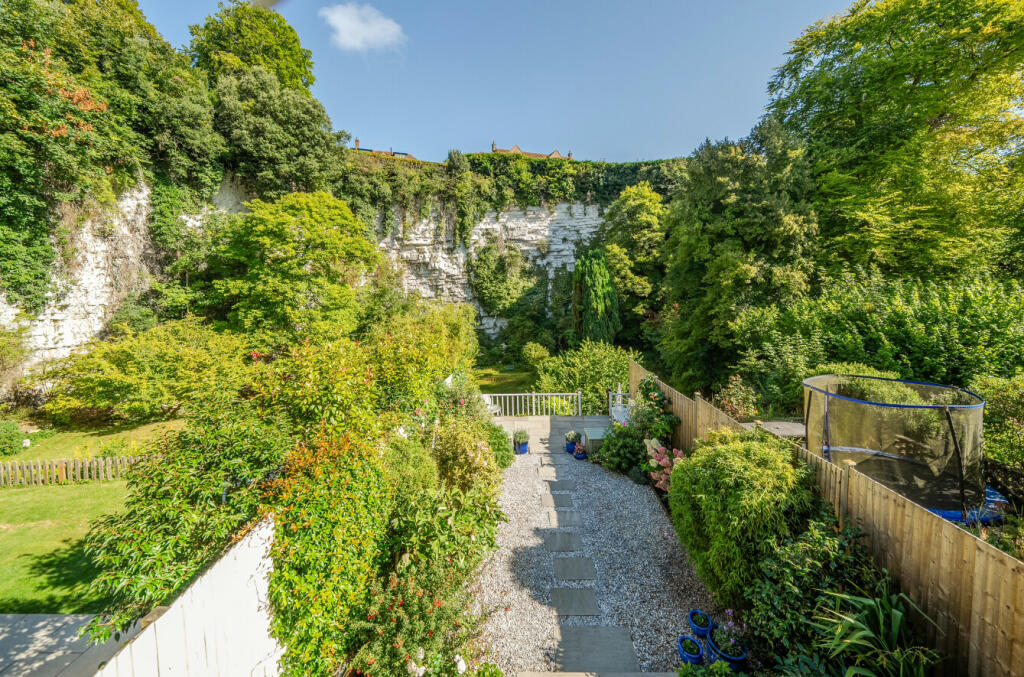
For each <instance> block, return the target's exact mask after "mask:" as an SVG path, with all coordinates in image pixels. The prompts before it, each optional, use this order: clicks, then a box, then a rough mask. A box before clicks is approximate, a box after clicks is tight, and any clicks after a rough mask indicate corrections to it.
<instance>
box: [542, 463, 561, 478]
mask: <svg viewBox="0 0 1024 677" xmlns="http://www.w3.org/2000/svg"><path fill="white" fill-rule="evenodd" d="M537 474H538V475H540V478H541V479H542V480H557V479H558V472H557V471H556V470H555V467H554V466H550V465H542V466H541V467H539V468H537Z"/></svg>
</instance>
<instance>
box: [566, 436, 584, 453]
mask: <svg viewBox="0 0 1024 677" xmlns="http://www.w3.org/2000/svg"><path fill="white" fill-rule="evenodd" d="M579 441H580V434H579V433H578V432H576V431H575V430H570V431H569V432H567V433H566V434H565V453H567V454H571V453H573V452H574V451H576V443H577V442H579Z"/></svg>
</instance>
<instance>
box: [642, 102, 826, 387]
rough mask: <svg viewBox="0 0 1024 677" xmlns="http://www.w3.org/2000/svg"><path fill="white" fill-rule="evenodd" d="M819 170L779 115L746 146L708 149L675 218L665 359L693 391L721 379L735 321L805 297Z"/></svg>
mask: <svg viewBox="0 0 1024 677" xmlns="http://www.w3.org/2000/svg"><path fill="white" fill-rule="evenodd" d="M813 189H814V183H813V181H812V180H811V178H810V163H809V162H808V160H807V156H806V154H805V153H804V151H803V150H802V149H801V148H800V147H799V146H797V145H796V144H795V143H794V140H793V138H792V136H791V135H790V134H788V133H786V132H785V131H784V130H783V129H782V127H781V126H780V125H779V124H778V123H777V122H776V121H774V120H772V119H771V118H766V119H765V120H764V121H762V122H761V123H760V124H759V125H758V126H757V127H756V128H755V129H754V130H753V132H752V133H751V135H750V136H749V137H747V138H746V139H743V140H742V141H740V142H738V143H734V142H731V141H728V140H726V141H721V142H717V143H711V142H710V141H709V142H705V143H704V144H702V145H701V146H700V148H698V149H697V151H696V152H695V153H694V155H693V157H692V159H691V160H690V163H689V166H688V178H687V182H686V184H685V187H684V188H683V189H682V191H681V192H680V194H679V195H678V197H677V199H676V200H675V202H674V203H673V205H672V207H671V209H670V212H669V214H668V217H667V224H668V229H669V233H670V235H669V237H670V243H669V252H668V272H667V273H666V279H667V285H666V288H667V301H668V303H669V304H670V309H669V317H668V318H667V319H666V323H665V327H664V333H663V337H662V342H661V347H660V349H661V354H662V358H663V359H664V361H665V363H666V364H667V365H668V366H669V369H670V372H671V375H672V378H673V379H674V380H675V381H676V382H677V383H679V385H681V386H682V387H684V388H706V387H708V386H710V385H712V384H714V383H716V382H717V381H720V380H722V379H723V378H724V377H725V375H726V374H727V371H728V368H729V367H730V365H732V364H733V362H734V361H735V359H736V356H737V346H736V345H735V337H734V331H733V329H732V327H731V322H732V321H733V320H734V319H735V318H736V317H737V315H738V314H739V313H740V312H741V311H742V310H743V309H744V308H747V307H750V306H763V305H767V304H769V303H778V304H780V305H784V304H785V303H786V302H787V301H788V300H791V299H794V298H798V297H800V296H801V295H802V294H804V293H805V292H806V291H807V289H808V285H809V276H810V273H811V271H812V263H811V259H810V257H809V254H810V253H811V248H812V246H813V243H814V238H815V236H816V234H817V221H816V219H815V215H814V211H813V210H812V208H811V205H810V198H811V196H812V195H813Z"/></svg>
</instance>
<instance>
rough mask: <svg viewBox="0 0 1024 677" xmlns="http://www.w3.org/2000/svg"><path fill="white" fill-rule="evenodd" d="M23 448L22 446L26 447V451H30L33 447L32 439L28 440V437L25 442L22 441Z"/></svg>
mask: <svg viewBox="0 0 1024 677" xmlns="http://www.w3.org/2000/svg"><path fill="white" fill-rule="evenodd" d="M21 446H22V447H24V448H25V449H28V448H29V447H31V446H32V440H30V439H28V438H27V437H26V438H25V439H23V440H22V441H21Z"/></svg>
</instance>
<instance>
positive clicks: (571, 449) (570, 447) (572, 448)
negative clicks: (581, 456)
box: [565, 442, 576, 454]
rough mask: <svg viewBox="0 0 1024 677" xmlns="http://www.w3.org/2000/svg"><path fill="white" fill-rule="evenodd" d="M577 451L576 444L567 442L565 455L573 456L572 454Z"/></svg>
mask: <svg viewBox="0 0 1024 677" xmlns="http://www.w3.org/2000/svg"><path fill="white" fill-rule="evenodd" d="M575 451H576V443H575V442H566V443H565V453H567V454H571V453H573V452H575Z"/></svg>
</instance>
